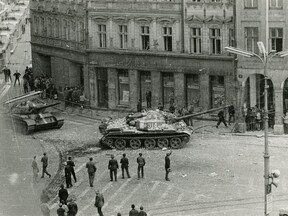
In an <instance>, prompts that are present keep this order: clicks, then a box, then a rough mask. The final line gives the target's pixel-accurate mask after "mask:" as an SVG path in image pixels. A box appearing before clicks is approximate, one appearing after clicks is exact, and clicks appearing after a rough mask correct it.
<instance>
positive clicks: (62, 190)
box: [58, 184, 69, 205]
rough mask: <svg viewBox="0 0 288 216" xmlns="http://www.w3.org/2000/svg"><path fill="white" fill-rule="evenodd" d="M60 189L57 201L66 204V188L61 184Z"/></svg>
mask: <svg viewBox="0 0 288 216" xmlns="http://www.w3.org/2000/svg"><path fill="white" fill-rule="evenodd" d="M60 187H61V188H60V190H59V192H58V197H59V201H60V202H62V203H64V204H65V205H67V198H68V196H69V194H68V191H67V189H65V188H64V185H63V184H61V186H60Z"/></svg>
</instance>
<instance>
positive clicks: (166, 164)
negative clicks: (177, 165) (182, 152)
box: [165, 150, 172, 181]
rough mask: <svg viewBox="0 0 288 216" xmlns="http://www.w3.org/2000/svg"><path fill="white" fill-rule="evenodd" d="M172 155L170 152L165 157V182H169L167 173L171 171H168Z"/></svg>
mask: <svg viewBox="0 0 288 216" xmlns="http://www.w3.org/2000/svg"><path fill="white" fill-rule="evenodd" d="M171 154H172V150H171V151H170V152H169V153H167V154H166V156H165V171H166V174H165V180H166V181H170V179H169V178H168V175H169V172H171V169H170V155H171Z"/></svg>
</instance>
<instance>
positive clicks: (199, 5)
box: [31, 0, 236, 110]
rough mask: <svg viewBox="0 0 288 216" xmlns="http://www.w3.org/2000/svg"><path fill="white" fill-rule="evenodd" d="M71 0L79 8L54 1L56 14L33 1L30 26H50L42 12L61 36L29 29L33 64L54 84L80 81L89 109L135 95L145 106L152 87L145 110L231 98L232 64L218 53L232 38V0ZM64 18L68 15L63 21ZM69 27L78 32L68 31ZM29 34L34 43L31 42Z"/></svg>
mask: <svg viewBox="0 0 288 216" xmlns="http://www.w3.org/2000/svg"><path fill="white" fill-rule="evenodd" d="M45 2H46V1H45ZM45 2H40V3H41V4H45ZM37 3H38V4H39V2H37ZM74 4H75V5H74V6H73V4H72V6H73V7H82V10H81V9H80V10H78V9H77V10H76V9H74V10H73V9H72V6H71V1H69V4H68V3H65V2H62V1H61V3H60V2H59V3H58V5H59V7H58V9H57V10H56V11H57V12H54V13H53V12H49V15H47V16H46V15H45V14H46V13H48V12H45V11H46V10H47V8H49V7H46V6H45V7H43V8H42V9H41V10H42V11H41V13H39V12H37V7H36V8H34V9H31V10H32V11H33V10H35V13H37V14H38V15H39V16H43V19H44V21H41V19H42V18H40V21H39V22H38V23H39V24H38V23H37V24H35V26H34V27H33V28H37V26H40V27H38V28H40V29H41V23H44V25H45V27H47V32H49V26H51V25H49V22H50V21H49V18H50V19H54V23H55V20H57V19H58V20H59V25H58V24H57V26H60V28H59V31H61V32H62V33H61V39H60V38H57V39H55V37H54V36H53V37H49V38H48V35H47V32H46V33H45V32H44V33H45V34H46V35H44V36H43V35H42V36H41V37H39V36H38V35H37V36H36V35H35V31H34V35H32V36H35V37H32V52H33V54H34V56H35V59H34V58H33V67H34V60H35V64H36V65H39V66H41V67H42V68H41V69H39V70H42V71H47V73H50V74H51V75H52V79H53V81H55V83H56V86H57V87H58V88H59V90H61V89H63V87H64V86H65V85H70V86H71V85H76V84H80V85H83V87H84V90H85V92H86V94H87V95H89V99H90V106H91V107H93V108H107V109H113V110H120V109H128V110H136V104H137V101H138V100H139V99H140V100H141V101H142V104H143V106H144V107H145V106H146V96H145V94H146V92H147V91H151V93H152V108H156V107H157V106H158V103H162V104H164V108H165V109H168V107H169V103H170V102H171V100H172V101H174V102H175V103H176V104H177V105H178V106H180V107H182V106H187V105H189V104H190V103H194V105H195V107H196V109H198V110H201V109H209V108H215V107H219V106H224V105H226V104H231V103H233V104H235V103H236V88H235V83H236V75H235V73H234V62H233V58H232V57H231V56H229V55H228V54H227V53H226V52H224V47H225V46H229V45H230V46H233V44H234V21H233V20H234V19H233V4H232V1H229V0H205V1H204V0H203V1H202V0H175V1H164V0H163V1H159V0H157V1H156V0H142V1H130V0H126V1H124V0H123V1H116V0H110V1H104V0H102V1H99V0H98V1H96V0H95V1H87V2H85V3H81V2H79V3H74ZM52 5H53V6H54V7H55V4H54V3H53V4H51V6H52ZM64 6H65V7H66V8H65V7H64ZM85 8H87V10H85ZM44 10H45V11H44ZM69 11H70V13H72V15H70V14H69ZM79 11H80V12H79ZM81 11H82V12H81ZM85 11H87V13H85ZM57 16H58V18H57ZM31 17H32V19H33V13H31ZM52 17H54V18H52ZM65 20H70V21H69V22H67V24H66V21H65ZM47 22H48V23H47ZM57 22H58V21H57ZM73 22H75V23H77V24H76V27H75V26H74V25H73ZM68 23H70V24H69V25H68ZM80 23H83V24H82V25H84V26H82V27H83V28H84V29H85V30H86V34H84V35H85V37H84V41H82V40H79V39H80V38H81V35H82V34H81V33H83V28H81V24H80ZM73 26H74V29H77V31H75V32H78V33H75V32H74V34H73ZM45 27H44V29H45ZM55 27H56V25H55V24H54V29H55ZM56 29H57V28H56ZM85 30H84V33H85ZM57 31H58V30H57ZM51 35H55V33H54V34H50V36H51ZM69 35H70V36H69ZM72 36H74V38H73V39H72ZM82 36H83V35H82ZM35 38H37V39H39V38H41V41H38V42H37V43H36V41H35ZM44 41H46V42H44ZM48 41H50V44H48ZM51 41H54V42H51ZM56 41H58V42H56ZM57 43H58V45H56V44H57ZM67 45H68V46H69V47H67ZM37 61H38V62H42V63H41V64H38V63H37ZM36 69H37V68H36Z"/></svg>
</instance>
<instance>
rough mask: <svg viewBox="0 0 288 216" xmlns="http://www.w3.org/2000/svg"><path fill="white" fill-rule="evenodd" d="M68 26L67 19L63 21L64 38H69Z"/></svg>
mask: <svg viewBox="0 0 288 216" xmlns="http://www.w3.org/2000/svg"><path fill="white" fill-rule="evenodd" d="M67 31H68V28H67V20H64V21H63V39H65V40H67V38H68V32H67Z"/></svg>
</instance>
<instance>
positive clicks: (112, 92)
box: [107, 68, 118, 109]
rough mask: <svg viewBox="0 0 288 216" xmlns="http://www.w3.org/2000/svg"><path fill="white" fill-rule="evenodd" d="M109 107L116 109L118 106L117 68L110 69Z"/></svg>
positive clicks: (108, 71)
mask: <svg viewBox="0 0 288 216" xmlns="http://www.w3.org/2000/svg"><path fill="white" fill-rule="evenodd" d="M107 73H108V107H109V108H110V109H115V108H116V106H117V104H118V97H117V95H116V94H117V90H116V89H117V71H116V69H115V68H108V70H107Z"/></svg>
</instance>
